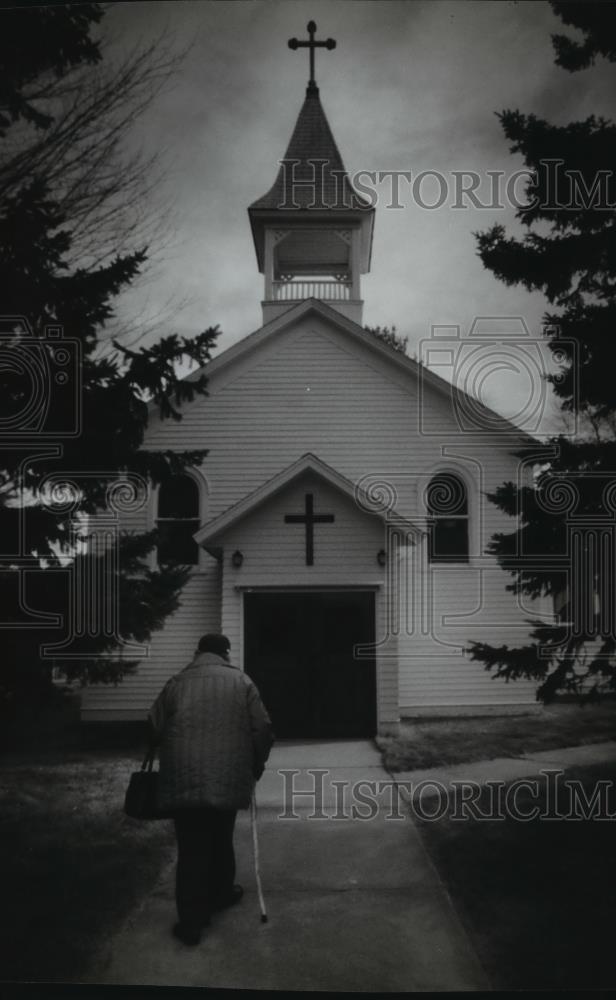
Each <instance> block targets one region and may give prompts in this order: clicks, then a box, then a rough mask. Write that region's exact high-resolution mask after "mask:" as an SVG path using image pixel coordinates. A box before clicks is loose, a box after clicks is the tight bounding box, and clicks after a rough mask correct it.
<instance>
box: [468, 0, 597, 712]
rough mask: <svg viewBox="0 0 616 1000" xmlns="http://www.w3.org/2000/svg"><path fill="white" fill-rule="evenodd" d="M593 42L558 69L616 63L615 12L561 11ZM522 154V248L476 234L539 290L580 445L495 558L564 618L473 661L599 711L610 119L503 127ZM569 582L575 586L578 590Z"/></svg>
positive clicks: (517, 501) (498, 494)
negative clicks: (527, 175)
mask: <svg viewBox="0 0 616 1000" xmlns="http://www.w3.org/2000/svg"><path fill="white" fill-rule="evenodd" d="M552 7H553V9H554V11H555V12H556V13H557V14H559V15H560V17H561V18H562V19H563V20H564V22H565V23H566V24H568V25H571V26H573V27H575V28H579V29H580V30H581V31H582V32H583V34H584V40H583V41H582V42H578V41H575V40H572V39H571V38H569V37H568V36H562V35H555V36H553V44H554V48H555V52H556V56H557V58H556V62H557V63H558V64H559V65H561V66H563V67H565V68H566V69H568V70H570V71H572V72H573V71H577V70H580V69H583V68H584V67H586V66H588V65H590V64H591V63H592V62H593V60H594V58H595V56H596V55H601V56H605V57H606V58H608V59H609V60H612V61H613V60H614V58H615V53H616V16H615V14H616V11H615V9H614V7H613V5H611V4H603V3H559V2H553V3H552ZM500 120H501V122H502V126H503V129H504V132H505V135H506V136H507V138H508V139H509V141H510V143H511V150H512V152H519V153H521V154H522V155H523V157H524V160H525V162H526V165H527V167H528V168H529V170H530V171H532V172H533V175H534V178H533V181H532V183H531V184H529V189H528V195H529V206H528V207H527V208H524V209H520V210H519V211H518V213H517V215H518V218H519V219H520V221H521V222H522V223H523V224H524V226H525V227H526V232H525V234H524V236H523V238H522V239H515V238H512V237H508V236H507V234H506V232H505V230H504V228H503V227H502V226H494V227H493V228H491V229H490V230H488V231H487V232H484V233H480V234H478V249H479V255H480V257H481V260H482V261H483V263H484V265H485V267H487V268H488V269H489V270H491V271H493V272H494V274H495V275H496V276H497V277H498V278H499V279H500V280H501V281H504V282H505V283H506V284H508V285H513V284H518V285H522V286H524V287H525V288H527V289H528V290H541V291H542V292H543V293H544V294H545V296H546V298H547V300H548V302H549V303H550V307H551V308H550V310H549V311H548V313H547V314H546V316H545V324H546V327H545V329H546V331H547V336H548V344H549V347H550V350H551V351H552V354H553V357H554V361H555V371H554V373H553V374H551V375H549V376H548V381H549V382H550V383H551V385H552V388H553V390H554V393H555V394H556V397H557V399H558V400H559V402H560V405H561V408H562V412H563V415H564V416H565V417H566V418H567V421H568V423H569V433H563V434H559V435H555V436H554V437H552V438H551V439H550V440H549V441H548V442H547V445H548V446H549V447H548V448H547V449H546V455H547V454H548V452H549V451H550V450H551V451H552V453H553V457H551V458H549V460H546V461H545V462H544V463H543V465H542V467H541V468H540V471H539V473H538V474H537V475H536V477H535V480H534V483H533V484H532V485H529V486H526V487H524V488H518V486H517V485H515V484H514V483H511V482H509V483H505V484H504V485H503V486H501V487H500V488H499V489H497V490H496V491H495V492H494V493H493V494H491V495H490V500H491V501H492V502H494V503H495V504H497V506H498V507H499V508H500V509H501V510H503V511H505V512H506V513H507V514H509V515H511V516H512V517H518V518H519V521H518V523H519V527H518V529H517V530H516V531H514V532H512V533H510V534H505V533H501V534H497V535H495V536H494V537H493V538H492V539H491V542H490V545H489V549H488V551H490V552H492V553H493V554H494V555H496V557H497V558H498V561H499V563H500V565H501V566H502V567H503V568H504V569H505V570H507V571H509V573H511V575H512V577H513V582H512V583H511V584H509V586H508V589H509V590H511V591H513V592H514V593H522V594H526V595H529V596H531V597H533V598H535V597H539V596H540V595H544V596H545V595H548V596H549V597H552V598H554V600H555V609H556V612H557V613H556V616H555V619H554V621H552V622H551V623H546V622H545V621H541V620H539V619H537V620H535V621H533V622H532V632H531V636H530V639H531V641H530V642H529V643H527V644H525V645H522V646H519V647H511V646H508V645H505V644H503V645H501V646H495V645H491V644H490V643H484V642H474V643H472V644H471V647H470V653H471V656H472V657H473V658H474V659H477V660H479V661H481V662H483V663H484V664H485V665H486V667H487V668H488V669H493V670H495V672H496V674H497V675H498V676H501V677H504V678H506V679H508V680H513V679H516V678H519V677H526V678H531V679H533V680H536V681H537V682H538V698H539V699H541V700H543V701H549V700H550V699H551V698H553V697H554V695H555V694H556V693H558V692H568V693H575V694H579V695H581V696H583V697H596V696H598V695H599V694H600V693H601V692H604V691H609V690H615V689H616V618H615V614H614V613H615V611H616V605H615V595H614V579H615V574H616V560H615V555H614V554H615V552H616V544H615V541H614V529H615V526H616V522H615V511H616V441H615V439H614V430H615V428H616V393H615V392H614V375H613V373H614V369H615V364H616V341H615V340H614V335H613V334H614V329H615V328H616V301H615V288H616V184H615V177H614V171H613V165H614V163H615V162H616V127H615V125H614V124H613V123H612V122H609V121H606V120H604V119H603V118H596V117H594V116H591V117H590V118H587V119H586V120H585V121H577V122H572V123H570V124H568V125H564V126H563V125H553V124H551V123H549V122H547V121H544V120H542V119H539V118H537V117H536V116H534V115H524V114H521V113H520V112H519V111H505V112H503V113H502V114H501V115H500ZM567 576H568V579H567Z"/></svg>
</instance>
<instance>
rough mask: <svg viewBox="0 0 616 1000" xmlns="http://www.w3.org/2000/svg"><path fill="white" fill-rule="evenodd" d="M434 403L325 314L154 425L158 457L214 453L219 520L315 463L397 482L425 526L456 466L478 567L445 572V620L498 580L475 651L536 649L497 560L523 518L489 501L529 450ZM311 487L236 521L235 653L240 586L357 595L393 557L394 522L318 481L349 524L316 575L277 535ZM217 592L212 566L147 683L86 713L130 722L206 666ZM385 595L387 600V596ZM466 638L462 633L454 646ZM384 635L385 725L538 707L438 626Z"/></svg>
mask: <svg viewBox="0 0 616 1000" xmlns="http://www.w3.org/2000/svg"><path fill="white" fill-rule="evenodd" d="M421 398H422V405H423V412H422V414H419V401H420V393H419V390H418V384H417V380H416V377H415V376H414V375H413V374H412V373H410V372H408V371H405V370H402V369H401V368H400V367H399V366H398V365H397V364H396V361H395V358H392V359H388V358H384V357H383V356H381V355H378V354H376V353H374V352H373V351H371V350H370V349H369V348H367V347H366V346H365V345H364V344H363V343H362V342H360V341H359V340H358V339H357V338H355V337H353V335H352V334H350V333H348V332H346V331H344V330H342V329H340V328H339V327H337V326H335V325H334V324H333V323H331V322H330V321H329V320H326V319H325V318H324V317H319V316H316V315H314V314H312V315H309V316H305V317H303V318H302V319H300V320H299V321H298V322H297V323H296V325H295V326H294V327H292V328H287V329H283V330H281V331H278V332H277V333H276V334H274V335H273V336H272V337H271V338H270V339H269V340H267V341H264V342H263V343H261V344H260V345H259V346H258V348H257V349H255V350H247V352H246V353H244V354H242V355H240V356H239V357H237V358H235V360H233V361H232V362H230V363H229V364H228V365H227V366H222V367H220V368H219V370H218V371H217V372H215V374H214V375H213V377H212V378H211V380H210V383H209V396H208V397H207V398H205V399H198V400H195V401H194V402H193V403H192V404H190V405H189V406H187V407H186V408H185V411H184V418H183V420H182V421H181V422H180V423H176V422H173V421H160V420H159V419H158V418H156V417H154V418H153V419H152V421H151V425H150V427H149V429H148V432H147V437H146V443H145V446H146V447H151V448H177V449H188V448H202V447H203V448H208V449H209V454H208V456H207V458H206V460H205V462H204V464H203V467H202V472H203V474H204V475H205V477H206V480H207V484H208V492H207V503H206V505H205V506H206V513H204V517H205V518H206V519H207V520H210V519H212V518H214V517H216V516H218V515H219V514H221V513H222V512H223V511H225V510H227V509H228V508H229V507H230V506H231V505H232V504H234V503H236V502H238V501H239V500H240V499H242V498H243V497H245V496H246V495H247V494H250V493H251V492H253V491H254V490H255V489H256V488H257V487H259V486H261V485H262V484H263V483H265V482H267V481H268V480H269V479H271V478H272V477H273V476H275V475H276V474H277V473H279V472H281V471H282V470H283V469H284V468H286V467H287V466H289V465H290V464H291V463H292V462H295V461H296V460H297V459H298V458H299V457H300V456H301V455H302V454H305V453H307V452H311V453H313V454H315V455H316V456H317V457H318V458H320V459H321V460H322V461H324V462H325V463H327V464H328V465H330V466H332V467H333V468H334V469H336V470H337V471H338V472H339V473H341V474H342V475H343V476H345V477H346V478H347V479H349V480H350V481H351V482H353V483H358V482H363V483H364V484H366V483H369V482H371V481H374V482H376V481H381V482H385V483H389V484H390V486H391V489H392V490H393V493H394V494H395V496H396V498H397V509H398V511H399V512H400V513H401V514H404V515H406V516H407V517H408V518H410V519H411V520H415V521H417V522H418V523H419V524H421V523H423V520H424V517H425V509H424V505H423V491H424V489H425V486H426V485H427V483H428V482H429V479H430V477H431V475H433V474H434V473H435V472H437V471H440V470H442V469H451V470H457V471H458V472H460V474H462V475H463V477H464V478H465V481H466V482H467V486H468V491H469V509H470V531H471V562H470V564H469V566H468V567H455V568H447V567H440V568H439V569H438V571H436V570H435V571H432V573H433V576H434V581H435V588H436V589H435V593H436V608H437V612H438V614H440V613H441V612H442V613H443V614H460V613H462V612H463V611H464V610H468V611H469V612H470V611H472V610H473V608H474V607H475V606H476V604H477V600H478V596H477V595H478V588H479V582H478V581H479V580H481V579H483V581H484V584H485V581H487V580H488V578H489V579H490V584H489V586H488V587H485V586H484V597H483V601H484V603H483V605H482V609H481V610H480V611H479V612H477V613H475V614H474V616H473V617H472V618H470V619H469V620H468V621H466V622H464V623H457V624H458V625H459V628H458V632H459V639H460V642H461V641H462V640H467V639H478V640H485V639H488V638H489V639H491V640H494V641H496V642H502V641H509V638H507V637H509V636H510V634H511V630H512V628H513V631H514V633H515V634H516V635H517V636H518V639H520V636H519V634H518V632H517V631H516V627H515V626H516V624H519V623H520V621H521V617H522V616H521V615H520V612H519V610H518V609H517V607H516V603H515V600H514V598H513V597H512V596H511V595H510V594H508V593H507V592H506V591H505V589H504V587H505V584H506V583H507V582H508V580H509V577H508V576H507V575H506V574H504V573H503V572H502V571H501V570H500V569H498V568H497V567H496V565H495V563H494V560H493V559H491V557H487V556H486V555H485V554H484V553H485V546H486V544H487V542H488V541H489V538H490V536H491V535H492V534H493V533H494V531H497V530H502V531H511V530H513V528H514V522H513V521H512V520H511V519H509V518H507V517H505V516H504V515H503V514H501V513H500V512H499V511H498V510H497V509H496V507H494V506H493V505H492V504H491V503H489V502H488V501H487V499H486V498H485V495H484V494H485V492H486V491H490V490H493V489H494V488H495V487H496V486H498V485H499V484H500V483H502V482H503V481H504V480H507V479H513V480H514V481H515V480H516V479H517V476H518V464H519V461H518V459H517V458H515V457H514V454H513V452H514V451H515V450H516V449H517V448H519V446H520V442H519V440H515V439H513V438H510V439H508V438H506V437H503V436H501V435H499V434H498V433H496V432H492V433H491V434H489V435H487V434H485V435H479V436H476V437H473V436H470V435H468V434H464V433H462V432H461V431H460V428H459V426H458V422H457V420H456V416H455V413H454V412H453V411H452V404H451V401H450V399H449V398H448V397H447V396H446V395H441V394H440V393H438V392H437V391H436V390H434V389H432V388H430V389H429V390H426V389H424V392H423V396H422V397H421ZM420 417H421V419H420ZM366 477H368V478H366ZM302 488H304V487H302V486H301V485H300V484H299V483H297V484H296V486H295V487H294V489H296V491H297V492H296V493H295V494H294V493H293V491H292V490H291V491H290V492H289V493H285V494H284V495H282V494H281V495H280V496H279V497H277V498H275V499H274V500H272V501H271V503H270V504H268V505H265V507H264V508H263V509H262V510H258V511H255V512H254V514H253V515H252V516H251V517H248V518H246V519H245V520H244V521H243V522H242V523H241V524H238V525H236V528H235V529H234V531H233V533H231V532H230V534H229V537H228V538H227V539H225V566H224V577H223V594H224V600H223V612H222V628H223V630H225V631H226V632H227V633H228V634H230V638H231V639H232V641H233V644H234V648H235V649H238V648H240V649H241V618H242V615H241V594H242V591H241V590H236V589H235V588H236V586H239V585H240V581H241V585H242V586H243V585H251V586H265V585H268V586H287V585H288V586H291V585H293V586H301V585H304V584H307V583H308V581H309V582H310V584H311V585H313V584H315V582H316V583H329V584H331V585H337V586H344V585H350V584H351V583H352V582H353V581H357V582H358V583H368V582H369V581H372V582H375V581H376V582H378V581H379V567H378V566H377V563H376V551H378V549H379V548H381V547H383V545H382V542H381V543H378V544H377V535H378V536H379V537H380V538H381V539H382V538H383V534H384V533H383V523H382V522H379V521H378V519H376V518H371V517H368V516H367V515H363V514H361V512H359V511H356V512H355V515H354V516H355V520H354V519H353V517H351V516H350V514H349V506H350V507H351V508H352V504H351V505H349V501H348V499H347V498H346V497H343V496H342V495H341V494H339V493H338V492H337V491H336V490H334V489H333V488H330V487H328V488H327V489H325V488H324V487H322V485H318V488H317V485H316V484H315V485H314V489H313V492H314V493H315V505H316V507H317V510H318V509H326V510H330V509H331V510H332V511H334V510H335V511H338V512H339V518H340V519H339V520H338V519H337V522H336V525H335V539H336V541H335V545H334V546H333V547H331V548H324V547H322V546H323V545H324V542H323V540H324V539H325V538H326V537H327V534H328V533H329V532H331V531H332V527H333V526H330V525H317V526H316V528H315V532H316V550H315V551H316V553H317V563H316V565H315V566H314V567H305V566H304V565H302V558H301V557H302V556H303V529H302V528H301V527H299V526H295V525H284V523H282V524H281V523H278V524H277V527H276V528H275V529H274V528H273V527H272V524H273V521H272V518H278V522H279V521H280V515H281V512H282V509H283V508H284V509H285V512H286V513H288V512H290V511H292V510H294V509H295V510H298V511H299V510H301V509H302V502H301V496H300V494H301V490H302ZM345 512H346V513H345ZM343 515H344V516H343ZM153 517H154V507H153V504H150V507H149V509H144V510H143V511H142V512H140V514H139V515H135V516H134V517H132V519H131V522H130V526H131V527H132V528H134V529H135V530H138V529H141V528H146V527H148V526H151V524H152V521H153ZM345 519H346V520H345ZM347 521H348V528H345V524H347ZM127 523H128V522H127ZM235 548H239V549H241V550H242V552H243V553H244V555H245V562H244V566H243V567H242V569H241V571H239V572H238V571H234V570H233V569H232V568H231V567H230V565H229V562H228V556H229V554H230V552H232V551H233V550H234V549H235ZM205 558H206V559H207V557H205ZM490 574H491V575H490ZM381 578H382V573H381ZM216 580H217V577H216V575H215V573H214V572H213V571H212V570H211V569H210V570H208V572H206V573H205V574H204V575H203V576H201V575H196V576H195V577H193V579H192V580H191V582H190V584H189V587H188V588H187V592H186V595H185V598H184V601H183V604H182V607H181V609H180V610H179V611H178V612H177V613H176V614H175V615H174V616H173V619H171V620H170V621H169V622H168V623H167V625H166V627H165V629H164V631H163V632H162V633H160V635H158V636H156V637H155V641H154V642H153V644H152V655H151V656H150V658H149V660H148V661H145V662H144V663H143V664H142V665H141V667H140V669H139V673H138V675H137V676H136V677H135V678H134V679H131V681H130V682H129V681H125V682H124V684H123V685H121V686H120V687H119V688H117V689H115V690H113V689H100V690H96V691H95V690H92V691H90V692H89V693H88V695H87V698H86V711H85V715H86V717H90V718H93V717H94V714H93V713H97V716H96V717H102V716H103V715H104V714H105V713H108V714H109V713H113V715H114V716H115V717H118V715H119V714H120V713H121V712H126V711H133V712H136V711H139V712H141V711H142V710H143V709H144V708H146V707H147V706H148V705H149V703H150V701H151V696H152V695H153V694H155V693H156V691H157V690H158V688H159V687H160V685H161V683H162V681H163V680H164V679H165V678H166V676H168V674H169V673H170V672H173V670H175V669H177V667H178V666H181V665H182V663H183V662H184V661H185V659H186V658H187V654H190V652H191V651H192V646H193V645H194V640H195V638H196V637H198V635H200V634H202V633H203V632H204V631H206V630H209V629H211V628H214V627H217V626H218V624H219V622H220V611H219V608H218V596H217V594H218V592H217V584H216ZM378 593H379V594H383V593H384V592H383V589H381V590H379V592H378ZM386 611H387V607H386V602H385V599H384V598H379V599H377V616H378V620H379V623H383V622H384V621H385V620H386ZM438 614H437V620H438V621H440V618H439V617H438ZM454 624H455V623H454ZM379 627H380V625H379ZM441 631H443V630H442V629H441ZM454 633H455V627H454V626H452V625H450V626H449V628H448V630H447V636H448V641H450V637H451V636H453V635H454ZM383 639H384V641H386V642H387V643H388V644H389V645H388V647H387V648H388V650H389V653H390V654H391V653H392V652H393V654H394V655H387V650H386V648H385V646H384V647H383V651H382V654H381V655H380V659H379V666H378V685H379V698H380V702H381V704H380V712H381V718H382V719H383V720H385V719H387V720H388V721H389V720H390V718H391V717H393V716H394V715H397V712H398V704H399V705H401V706H402V707H403V708H404V709H405V710H406V709H408V708H409V707H411V708H412V706H413V705H417V706H422V705H423V706H425V705H452V704H460V705H469V704H477V705H480V704H501V703H502V704H504V703H507V702H512V701H518V702H524V701H528V700H530V699H531V697H532V698H534V691H532V690H531V688H530V687H529V685H523V684H522V683H520V682H517V683H516V684H509V685H506V684H504V682H502V681H494V680H492V678H491V676H490V675H489V674H488V673H486V672H485V671H484V669H483V668H482V666H481V665H480V664H476V663H471V662H469V661H468V660H466V659H464V658H463V657H462V656H461V655H460V653H459V652H458V653H456V654H455V655H454V656H451V655H449V647H443V645H442V637H441V636H440V632H439V631H438V630H437V639H436V640H434V639H429V638H427V637H426V636H423V637H418V636H416V635H411V636H409V635H407V634H406V633H405V634H401V635H400V636H395V635H394V636H387V635H385V636H383ZM520 641H521V639H520ZM422 644H423V645H422ZM397 650H399V659H398V656H397V655H395V654H396V651H397ZM398 663H399V668H400V670H399V676H398Z"/></svg>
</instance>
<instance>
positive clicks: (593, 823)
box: [417, 763, 616, 990]
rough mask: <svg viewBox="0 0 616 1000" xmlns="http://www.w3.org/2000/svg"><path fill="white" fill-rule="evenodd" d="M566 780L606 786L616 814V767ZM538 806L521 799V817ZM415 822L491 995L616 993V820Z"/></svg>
mask: <svg viewBox="0 0 616 1000" xmlns="http://www.w3.org/2000/svg"><path fill="white" fill-rule="evenodd" d="M573 779H579V780H581V781H582V782H583V785H584V787H585V789H586V790H587V794H589V793H590V789H591V787H593V785H594V783H595V781H597V780H599V779H600V780H604V781H606V780H607V781H609V782H611V787H610V792H609V796H608V799H609V812H611V813H613V814H614V815H615V816H616V795H615V794H614V793H615V790H616V789H615V785H614V782H615V781H616V765H614V764H613V763H612V764H609V765H608V764H605V765H602V766H600V767H597V766H594V767H592V768H577V769H572V770H571V771H568V772H567V773H566V775H565V778H564V779H562V780H563V781H564V782H570V781H571V780H573ZM541 787H542V786H540V788H541ZM561 787H562V790H563V794H562V797H561V798H560V799H559V801H561V802H562V803H563V806H565V805H566V799H567V797H568V790H567V789H565V788H564V786H561ZM565 793H567V794H565ZM486 796H487V793H486V792H485V791H484V792H483V793H482V799H481V800H480V803H479V805H480V808H481V809H482V811H487V797H486ZM537 801H538V798H537V796H534V793H533V796H531V793H530V792H527V793H523V794H520V795H519V799H518V803H519V806H520V809H521V810H522V811H525V810H528V809H530V807H531V806H532V805H533V804H536V803H537ZM561 811H565V810H564V808H563V809H561ZM417 822H418V826H419V829H420V830H421V833H422V836H423V838H424V842H425V844H426V846H427V848H428V851H429V853H430V855H431V856H432V859H433V860H434V862H435V864H436V867H437V869H438V871H439V873H440V875H441V877H442V879H443V881H444V882H445V884H446V886H447V888H448V890H449V892H450V894H451V896H452V899H453V901H454V903H455V905H456V909H457V910H458V912H459V913H460V915H461V917H462V920H463V922H464V924H465V926H466V928H467V931H468V933H469V935H470V937H471V940H472V941H473V944H474V946H475V948H476V950H477V953H478V955H479V958H480V960H481V962H482V964H483V966H484V968H485V970H486V972H487V973H488V976H489V977H490V980H491V983H492V986H493V988H495V989H500V990H506V989H510V990H521V989H543V990H571V989H576V990H578V989H579V990H584V989H613V988H614V987H615V986H616V966H615V965H614V953H613V950H612V949H613V946H614V926H615V924H616V898H615V895H614V885H615V883H616V850H615V849H614V843H615V842H614V834H615V831H616V818H614V819H612V820H609V819H608V820H603V821H601V820H596V819H595V820H592V819H588V820H577V821H576V820H562V819H555V820H546V819H540V818H537V819H534V820H531V821H530V822H520V821H519V820H515V819H513V818H508V819H505V820H503V821H498V820H476V819H467V820H455V819H452V818H451V817H450V816H446V817H445V818H443V819H439V820H438V821H435V822H425V821H421V820H418V821H417Z"/></svg>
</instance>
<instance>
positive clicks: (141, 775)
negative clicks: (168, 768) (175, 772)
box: [124, 748, 163, 819]
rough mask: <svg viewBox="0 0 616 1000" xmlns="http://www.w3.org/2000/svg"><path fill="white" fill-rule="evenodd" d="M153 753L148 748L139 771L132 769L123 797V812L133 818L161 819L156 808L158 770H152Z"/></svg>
mask: <svg viewBox="0 0 616 1000" xmlns="http://www.w3.org/2000/svg"><path fill="white" fill-rule="evenodd" d="M154 753H155V751H154V750H153V749H152V748H149V749H148V750H147V752H146V755H145V757H144V759H143V764H142V765H141V770H140V771H133V773H132V774H131V776H130V781H129V783H128V788H127V789H126V795H125V797H124V812H125V813H126V815H127V816H132V817H133V819H162V818H163V817H162V814H161V813H160V812H159V810H158V781H159V772H158V771H155V770H154Z"/></svg>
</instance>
